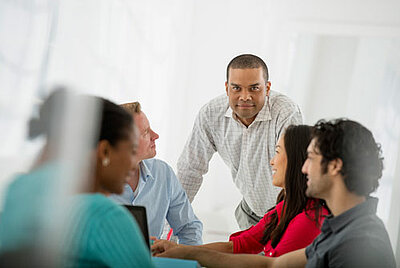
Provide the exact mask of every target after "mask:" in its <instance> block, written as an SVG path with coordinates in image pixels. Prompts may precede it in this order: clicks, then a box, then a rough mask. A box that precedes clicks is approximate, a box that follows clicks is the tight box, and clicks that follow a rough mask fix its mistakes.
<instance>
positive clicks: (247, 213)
mask: <svg viewBox="0 0 400 268" xmlns="http://www.w3.org/2000/svg"><path fill="white" fill-rule="evenodd" d="M235 217H236V221H237V223H238V225H239V228H240V229H241V230H245V229H248V228H250V227H251V226H253V225H256V224H257V223H258V222H259V221H260V220H261V219H262V217H258V216H257V215H256V214H255V213H254V212H253V211H252V210H251V208H250V207H249V205H248V204H247V203H246V201H245V200H244V199H242V201H240V203H239V205H238V206H237V208H236V210H235Z"/></svg>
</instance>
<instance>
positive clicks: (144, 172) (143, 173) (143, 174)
mask: <svg viewBox="0 0 400 268" xmlns="http://www.w3.org/2000/svg"><path fill="white" fill-rule="evenodd" d="M139 168H140V176H139V180H143V181H144V182H146V181H147V179H151V180H154V177H153V175H151V172H150V170H149V168H148V167H147V165H146V163H145V161H140V163H139Z"/></svg>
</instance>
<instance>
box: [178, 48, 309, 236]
mask: <svg viewBox="0 0 400 268" xmlns="http://www.w3.org/2000/svg"><path fill="white" fill-rule="evenodd" d="M226 75H227V80H226V82H225V89H226V95H225V94H224V95H221V96H219V97H217V98H215V99H213V100H211V101H210V102H208V103H207V104H206V105H204V106H203V107H202V108H201V110H200V112H199V114H198V115H197V118H196V121H195V123H194V126H193V130H192V133H191V134H190V136H189V139H188V140H187V142H186V145H185V147H184V149H183V152H182V154H181V156H180V157H179V160H178V177H179V179H180V181H181V183H182V186H183V187H184V189H185V190H186V193H187V195H188V197H189V199H190V201H191V202H192V201H193V199H194V196H195V195H196V194H197V192H198V190H199V188H200V186H201V183H202V181H203V175H204V174H205V173H207V171H208V166H209V161H210V159H211V157H212V156H213V154H214V153H215V152H218V153H219V155H220V156H221V158H222V159H223V161H224V162H225V164H226V165H227V166H228V167H229V168H230V170H231V174H232V179H233V182H234V183H235V184H236V186H237V187H238V189H239V190H240V192H241V193H242V195H243V199H242V201H241V202H240V203H239V205H238V207H237V208H236V211H235V217H236V220H237V222H238V224H239V227H240V228H241V229H247V228H249V227H250V226H252V225H255V224H256V223H257V222H258V221H259V220H260V219H261V218H262V217H263V216H264V214H265V212H266V211H267V210H268V209H269V208H271V207H272V206H274V205H275V203H276V196H277V194H278V191H279V190H278V188H276V187H274V186H273V185H272V172H273V171H272V170H271V167H270V165H269V163H270V160H271V159H272V157H273V156H274V154H275V144H276V142H277V141H278V139H279V136H280V134H281V133H283V131H284V129H285V128H286V127H287V126H289V125H291V124H301V123H302V115H301V112H300V109H299V107H298V106H297V105H296V104H295V103H294V102H293V101H292V100H290V99H289V98H288V97H287V96H285V95H282V94H280V93H278V92H275V91H271V90H270V89H271V82H269V81H268V68H267V65H266V64H265V63H264V61H263V60H262V59H260V58H259V57H257V56H255V55H251V54H244V55H239V56H237V57H235V58H234V59H232V60H231V62H230V63H229V64H228V67H227V72H226Z"/></svg>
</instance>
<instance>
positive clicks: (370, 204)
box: [321, 197, 378, 233]
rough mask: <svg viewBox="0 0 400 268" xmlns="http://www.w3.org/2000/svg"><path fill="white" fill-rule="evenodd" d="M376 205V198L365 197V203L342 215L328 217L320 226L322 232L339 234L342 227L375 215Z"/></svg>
mask: <svg viewBox="0 0 400 268" xmlns="http://www.w3.org/2000/svg"><path fill="white" fill-rule="evenodd" d="M377 205H378V198H375V197H367V200H365V202H363V203H361V204H358V205H357V206H355V207H353V208H351V209H349V210H347V211H345V212H343V213H342V214H340V215H338V216H336V217H334V216H332V215H330V216H328V217H327V218H326V219H325V221H324V224H323V226H322V229H321V230H322V231H323V232H326V231H329V230H332V231H333V232H334V233H337V232H339V231H340V230H341V229H342V228H343V227H345V226H346V225H347V224H349V223H350V222H351V221H353V220H355V219H357V218H360V217H363V216H365V215H368V214H376V207H377Z"/></svg>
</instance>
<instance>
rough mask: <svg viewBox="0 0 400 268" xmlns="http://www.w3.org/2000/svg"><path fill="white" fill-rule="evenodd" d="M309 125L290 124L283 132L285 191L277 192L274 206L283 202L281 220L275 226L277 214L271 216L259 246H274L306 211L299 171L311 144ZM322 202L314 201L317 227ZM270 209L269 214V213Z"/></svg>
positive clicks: (306, 199)
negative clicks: (297, 217) (295, 218)
mask: <svg viewBox="0 0 400 268" xmlns="http://www.w3.org/2000/svg"><path fill="white" fill-rule="evenodd" d="M311 130H312V127H311V126H306V125H299V126H295V125H291V126H289V127H288V128H287V129H286V131H285V133H284V145H285V150H286V158H287V164H286V172H285V189H282V191H281V192H280V193H279V195H278V198H277V203H279V202H281V201H282V200H283V201H284V203H283V209H282V212H281V213H282V214H281V215H280V216H281V220H280V221H279V223H278V214H277V212H275V213H272V214H271V215H270V218H269V219H268V221H267V224H266V225H265V231H264V236H263V238H262V240H261V243H262V244H267V242H268V241H269V240H271V246H272V247H276V245H278V243H279V241H280V240H281V238H282V236H283V234H284V233H285V231H286V228H287V227H288V225H289V223H290V221H291V220H292V219H293V218H294V217H295V216H296V215H298V214H299V213H301V212H302V211H304V210H307V209H310V207H307V203H308V201H309V200H310V198H307V196H306V189H307V178H306V175H304V174H303V173H302V172H301V169H302V166H303V163H304V161H305V160H306V158H307V147H308V145H309V143H310V141H311ZM322 205H323V201H322V200H319V199H315V202H314V209H315V215H314V217H313V218H314V220H315V224H316V226H318V227H320V226H319V216H320V213H321V210H322ZM274 208H275V207H273V208H271V209H270V210H269V211H271V210H273V209H274Z"/></svg>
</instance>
